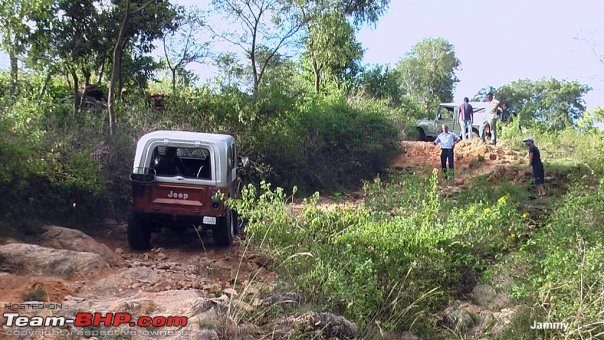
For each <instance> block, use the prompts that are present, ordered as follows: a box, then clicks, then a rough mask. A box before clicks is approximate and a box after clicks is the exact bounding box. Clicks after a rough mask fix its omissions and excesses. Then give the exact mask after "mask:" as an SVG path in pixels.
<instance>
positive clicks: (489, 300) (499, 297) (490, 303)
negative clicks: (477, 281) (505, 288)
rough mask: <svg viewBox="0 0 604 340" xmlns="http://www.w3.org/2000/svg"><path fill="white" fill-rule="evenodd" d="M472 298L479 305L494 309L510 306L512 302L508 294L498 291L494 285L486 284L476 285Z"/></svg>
mask: <svg viewBox="0 0 604 340" xmlns="http://www.w3.org/2000/svg"><path fill="white" fill-rule="evenodd" d="M472 298H473V300H474V302H476V304H478V305H479V306H482V307H485V308H488V309H490V310H493V311H498V310H500V309H502V308H505V307H508V306H509V304H510V298H509V296H508V295H507V294H504V293H497V292H496V291H495V289H494V288H493V287H491V286H489V285H484V284H481V285H477V286H476V287H474V289H473V290H472Z"/></svg>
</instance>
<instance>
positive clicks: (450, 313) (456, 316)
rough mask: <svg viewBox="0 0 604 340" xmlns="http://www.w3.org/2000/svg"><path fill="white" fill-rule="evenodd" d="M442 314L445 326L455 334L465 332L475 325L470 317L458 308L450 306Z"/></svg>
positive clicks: (466, 312)
mask: <svg viewBox="0 0 604 340" xmlns="http://www.w3.org/2000/svg"><path fill="white" fill-rule="evenodd" d="M443 313H444V322H445V324H446V325H447V326H448V327H449V328H451V329H453V330H454V331H456V332H465V331H467V330H469V329H470V328H472V327H474V325H475V322H474V319H473V318H472V315H471V314H470V313H469V312H468V311H467V310H465V309H463V308H461V307H460V306H450V307H448V308H447V309H445V311H444V312H443Z"/></svg>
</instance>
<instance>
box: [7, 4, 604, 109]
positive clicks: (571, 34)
mask: <svg viewBox="0 0 604 340" xmlns="http://www.w3.org/2000/svg"><path fill="white" fill-rule="evenodd" d="M174 2H176V3H179V4H182V5H186V6H190V5H196V6H197V7H199V8H201V9H209V8H210V7H209V5H208V3H209V0H174ZM425 38H444V39H446V40H447V41H449V42H450V43H451V44H453V46H454V47H455V53H456V55H457V57H458V58H459V59H460V60H461V69H460V70H459V71H457V72H456V74H457V77H458V78H459V80H460V82H459V83H458V84H457V87H456V90H455V100H456V101H461V100H462V98H463V97H471V96H473V95H475V94H476V93H477V92H478V91H479V90H480V89H481V88H483V87H486V86H494V87H499V86H501V85H504V84H507V83H510V82H512V81H514V80H519V79H530V80H539V79H543V78H550V77H553V78H557V79H560V80H562V79H566V80H576V81H579V82H580V83H583V84H586V85H588V86H590V87H592V88H593V90H592V91H590V92H589V93H588V94H587V95H586V96H585V101H586V104H587V107H588V109H589V108H594V107H597V106H602V107H604V62H601V61H600V59H599V58H598V56H597V54H599V55H601V56H602V58H603V60H604V0H573V1H562V0H560V1H551V0H550V1H547V0H391V3H390V6H389V8H388V10H387V12H386V13H385V14H384V15H383V16H382V17H381V18H380V20H379V21H378V22H377V23H376V24H375V25H374V26H364V27H362V28H361V29H360V31H359V32H358V34H357V39H358V40H359V41H360V42H361V43H362V45H363V46H364V48H365V54H364V58H363V63H364V64H371V65H375V64H381V65H390V66H392V67H394V66H395V65H396V64H397V63H398V62H399V61H400V60H401V59H402V58H403V57H404V56H405V54H406V53H408V52H409V51H410V50H411V49H412V47H413V46H414V45H415V44H416V43H418V42H419V41H421V40H422V39H425ZM594 50H595V51H594ZM7 64H8V63H7V61H6V56H5V55H3V56H0V65H1V66H2V68H7ZM193 70H195V71H196V72H198V73H199V74H200V76H201V78H202V79H203V78H207V77H210V76H211V75H212V73H214V72H215V70H213V67H210V66H203V65H196V66H193Z"/></svg>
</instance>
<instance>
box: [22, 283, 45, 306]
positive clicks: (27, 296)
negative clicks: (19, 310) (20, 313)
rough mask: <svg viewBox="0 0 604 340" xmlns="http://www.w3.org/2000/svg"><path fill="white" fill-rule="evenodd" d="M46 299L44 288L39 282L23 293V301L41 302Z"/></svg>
mask: <svg viewBox="0 0 604 340" xmlns="http://www.w3.org/2000/svg"><path fill="white" fill-rule="evenodd" d="M46 299H47V294H46V289H44V286H43V285H41V284H38V285H36V287H35V288H34V289H32V290H30V291H27V292H25V293H23V301H38V302H43V301H46Z"/></svg>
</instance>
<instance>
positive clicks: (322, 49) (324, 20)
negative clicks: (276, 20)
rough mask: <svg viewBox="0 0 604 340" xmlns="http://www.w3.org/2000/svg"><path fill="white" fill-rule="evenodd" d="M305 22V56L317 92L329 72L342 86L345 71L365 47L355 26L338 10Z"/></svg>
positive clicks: (361, 54) (359, 56)
mask: <svg viewBox="0 0 604 340" xmlns="http://www.w3.org/2000/svg"><path fill="white" fill-rule="evenodd" d="M302 13H303V14H304V9H302ZM307 18H308V17H307ZM305 22H306V28H307V37H306V38H305V40H304V44H305V47H306V51H305V52H304V54H303V55H302V56H303V58H304V59H306V60H307V61H306V64H307V65H310V69H311V71H312V74H313V79H314V81H313V83H314V89H315V92H316V93H319V91H320V88H321V81H322V80H323V78H324V76H326V75H331V76H332V77H333V80H334V82H335V83H336V84H338V86H339V84H341V83H342V82H343V81H344V80H345V79H346V76H347V74H346V71H347V70H350V69H352V68H354V65H355V64H356V63H358V62H360V60H361V58H362V57H363V48H362V46H361V44H360V43H359V42H358V41H357V40H356V37H355V32H354V29H353V27H352V26H351V25H350V24H349V23H348V21H346V18H345V17H344V16H343V15H341V14H340V13H337V12H333V13H327V14H322V15H319V16H315V17H314V18H313V19H312V20H310V19H308V20H305Z"/></svg>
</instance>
